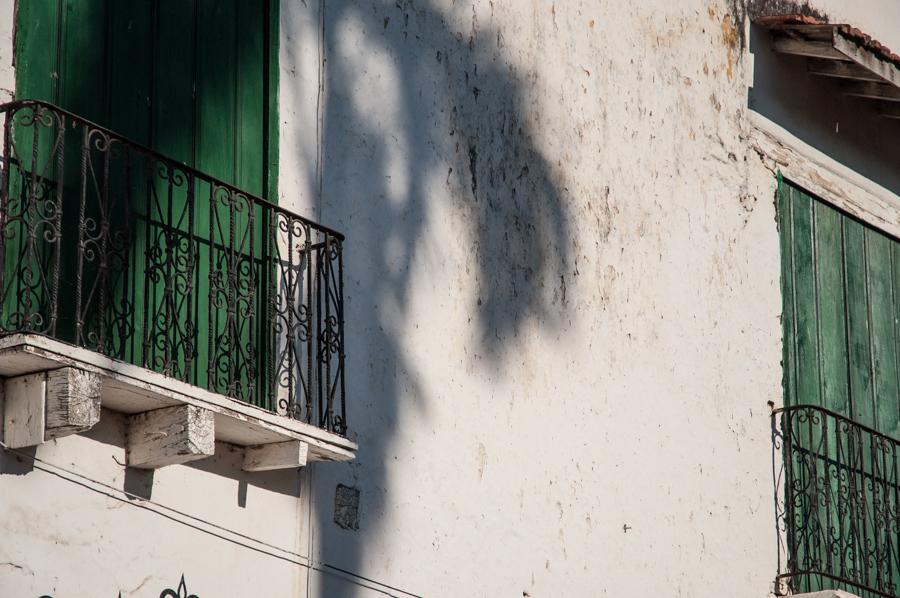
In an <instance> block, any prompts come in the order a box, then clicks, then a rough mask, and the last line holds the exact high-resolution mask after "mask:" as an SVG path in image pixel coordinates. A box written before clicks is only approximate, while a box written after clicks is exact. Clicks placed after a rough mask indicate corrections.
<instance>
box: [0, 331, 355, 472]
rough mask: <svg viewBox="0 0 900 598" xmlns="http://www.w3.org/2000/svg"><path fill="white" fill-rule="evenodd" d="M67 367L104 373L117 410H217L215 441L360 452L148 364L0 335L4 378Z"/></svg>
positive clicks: (338, 455) (106, 396) (314, 454)
mask: <svg viewBox="0 0 900 598" xmlns="http://www.w3.org/2000/svg"><path fill="white" fill-rule="evenodd" d="M65 366H73V367H78V368H81V369H84V370H88V371H94V372H97V373H98V374H100V375H101V376H102V378H103V391H102V393H101V401H102V404H103V407H105V408H107V409H110V410H112V411H118V412H122V413H128V414H134V413H140V412H143V411H149V410H152V409H160V408H162V407H169V406H173V405H180V404H188V405H196V406H198V407H202V408H204V409H209V410H210V411H212V412H213V413H214V414H215V419H216V440H219V441H222V442H229V443H232V444H237V445H241V446H253V445H258V444H268V443H272V442H285V441H288V440H301V441H303V442H306V443H308V444H309V460H310V461H323V460H328V461H348V460H351V459H353V458H354V457H355V456H356V454H355V453H356V450H357V448H358V447H357V445H356V443H354V442H351V441H350V440H347V439H346V438H343V437H341V436H338V435H336V434H332V433H330V432H327V431H325V430H322V429H320V428H317V427H315V426H312V425H310V424H307V423H305V422H300V421H296V420H294V419H291V418H288V417H285V416H283V415H278V414H275V413H271V412H269V411H266V410H264V409H260V408H259V407H255V406H253V405H249V404H247V403H244V402H242V401H238V400H235V399H232V398H229V397H226V396H224V395H220V394H216V393H213V392H210V391H208V390H205V389H202V388H199V387H196V386H192V385H190V384H187V383H185V382H181V381H179V380H175V379H172V378H169V377H167V376H164V375H163V374H160V373H158V372H154V371H152V370H148V369H146V368H142V367H138V366H135V365H131V364H127V363H124V362H121V361H117V360H114V359H110V358H108V357H105V356H103V355H101V354H99V353H95V352H93V351H89V350H87V349H83V348H81V347H74V346H72V345H69V344H66V343H62V342H60V341H56V340H53V339H49V338H46V337H43V336H39V335H26V334H14V335H10V336H7V337H3V338H0V376H2V377H12V376H21V375H24V374H30V373H34V372H41V371H46V370H52V369H56V368H60V367H65Z"/></svg>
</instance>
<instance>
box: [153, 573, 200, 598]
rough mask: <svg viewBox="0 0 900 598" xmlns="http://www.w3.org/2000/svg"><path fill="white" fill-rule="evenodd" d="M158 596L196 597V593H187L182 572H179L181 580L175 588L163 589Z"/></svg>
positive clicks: (172, 597)
mask: <svg viewBox="0 0 900 598" xmlns="http://www.w3.org/2000/svg"><path fill="white" fill-rule="evenodd" d="M159 598H198V597H197V595H196V594H188V589H187V585H186V584H185V583H184V574H183V573H182V574H181V581H180V582H179V583H178V589H177V590H171V589H169V590H163V591H162V594H160V595H159Z"/></svg>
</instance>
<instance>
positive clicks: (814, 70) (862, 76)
mask: <svg viewBox="0 0 900 598" xmlns="http://www.w3.org/2000/svg"><path fill="white" fill-rule="evenodd" d="M806 69H807V71H808V72H809V74H810V75H818V76H820V77H834V78H838V79H853V80H854V81H871V82H873V83H884V82H885V80H884V79H882V78H881V77H879V76H878V75H876V74H875V73H873V72H872V71H870V70H869V69H866V68H863V67H861V66H859V65H858V64H855V63H852V62H839V61H836V60H823V59H821V58H810V59H809V61H808V62H807V66H806Z"/></svg>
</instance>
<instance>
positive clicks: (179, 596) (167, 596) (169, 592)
mask: <svg viewBox="0 0 900 598" xmlns="http://www.w3.org/2000/svg"><path fill="white" fill-rule="evenodd" d="M40 598H53V596H50V595H49V594H44V595H43V596H41V597H40ZM119 598H122V592H119ZM159 598H199V597H198V596H197V595H196V594H188V589H187V584H186V583H184V574H183V573H182V575H181V581H180V582H179V583H178V587H177V588H176V589H174V590H173V589H171V588H168V589H165V590H163V591H162V593H160V595H159Z"/></svg>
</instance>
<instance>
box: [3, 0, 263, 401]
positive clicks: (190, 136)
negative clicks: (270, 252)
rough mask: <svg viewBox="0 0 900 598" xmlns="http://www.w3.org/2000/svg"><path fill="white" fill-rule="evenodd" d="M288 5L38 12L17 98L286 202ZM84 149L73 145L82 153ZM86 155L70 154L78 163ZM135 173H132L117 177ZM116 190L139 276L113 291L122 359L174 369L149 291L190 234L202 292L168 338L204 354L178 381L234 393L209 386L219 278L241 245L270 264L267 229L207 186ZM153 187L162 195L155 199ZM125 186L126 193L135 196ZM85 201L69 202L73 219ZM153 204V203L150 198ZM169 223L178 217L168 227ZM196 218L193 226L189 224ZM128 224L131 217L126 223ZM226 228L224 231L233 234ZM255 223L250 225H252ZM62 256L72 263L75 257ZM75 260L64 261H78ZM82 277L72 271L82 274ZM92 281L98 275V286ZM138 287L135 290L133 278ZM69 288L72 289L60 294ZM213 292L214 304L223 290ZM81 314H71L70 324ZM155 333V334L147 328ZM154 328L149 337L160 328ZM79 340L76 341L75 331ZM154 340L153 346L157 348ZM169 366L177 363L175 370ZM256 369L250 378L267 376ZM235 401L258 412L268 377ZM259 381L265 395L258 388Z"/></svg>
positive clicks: (181, 2) (92, 2)
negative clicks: (126, 327) (280, 157)
mask: <svg viewBox="0 0 900 598" xmlns="http://www.w3.org/2000/svg"><path fill="white" fill-rule="evenodd" d="M277 5H278V2H277V0H261V1H252V2H251V1H243V0H130V1H127V2H123V1H120V0H29V1H28V2H21V3H20V4H19V9H18V22H17V47H16V60H17V71H16V77H17V82H16V94H17V97H18V98H20V99H41V100H46V101H50V102H52V103H55V104H57V105H59V106H61V107H62V108H65V109H68V110H70V111H72V112H74V113H76V114H78V115H80V116H82V117H85V118H87V119H90V120H93V121H95V122H97V123H98V124H101V125H103V126H106V127H108V128H110V129H112V130H113V131H116V132H117V133H120V134H122V135H124V136H125V137H128V138H130V139H132V140H134V141H137V142H139V143H141V144H144V145H147V146H150V147H151V148H153V149H155V150H157V151H159V152H161V153H162V154H164V155H166V156H169V157H171V158H173V159H175V160H178V161H181V162H183V163H185V164H187V165H188V166H191V167H196V168H198V169H199V170H201V171H204V172H206V173H208V174H210V175H212V176H214V177H216V178H219V179H221V180H223V181H225V182H226V183H230V184H234V185H236V186H238V187H240V188H241V189H244V190H246V191H247V192H249V193H251V194H254V195H258V196H262V197H265V198H268V199H270V200H272V201H274V200H276V198H277V193H276V191H277V189H276V179H277V177H276V174H277V173H276V172H275V165H276V164H277V123H278V120H277V103H276V99H277V70H278V68H277V66H278V65H277V56H278V54H277V39H278V14H277ZM73 141H76V140H73ZM78 151H80V150H79V148H77V147H73V148H72V150H71V153H72V155H73V157H76V156H77V152H78ZM77 164H78V160H77V159H73V160H68V159H67V168H66V171H67V175H66V177H65V178H66V180H67V181H69V180H72V181H76V180H77V179H78V176H77V174H76V175H74V176H68V171H69V169H73V168H77ZM119 170H120V171H124V169H123V168H120V169H119ZM113 176H119V177H120V180H118V181H117V184H118V186H119V188H120V192H121V194H122V195H123V197H128V198H129V200H128V201H129V202H130V206H128V207H129V209H128V210H126V209H125V208H124V207H121V206H120V208H119V209H120V210H121V212H122V214H125V213H131V214H133V215H134V216H135V218H134V221H133V223H131V227H132V228H131V235H130V237H131V247H130V256H129V260H130V264H131V267H130V268H129V270H128V272H127V273H125V275H123V279H122V280H116V281H113V282H112V284H113V285H114V286H115V288H116V292H117V293H120V294H122V295H123V296H127V298H128V301H129V302H130V304H131V305H133V306H134V313H135V317H134V322H133V323H132V325H133V327H134V331H135V332H134V334H133V335H131V336H130V337H129V338H128V339H119V345H121V346H119V345H117V347H116V349H115V351H113V352H115V353H116V356H118V357H121V358H124V359H127V360H129V361H132V362H134V363H138V364H142V365H147V366H149V367H154V368H157V369H161V366H160V364H161V363H163V361H165V360H162V359H161V358H160V356H159V355H156V350H155V349H154V347H153V346H152V344H150V345H148V344H147V343H146V342H145V340H144V337H145V332H147V331H146V330H145V322H144V318H143V317H142V316H141V314H142V313H143V312H144V311H147V312H148V313H150V314H151V320H152V314H154V313H156V312H157V311H158V310H159V309H161V306H162V304H163V303H164V302H165V297H164V296H163V295H164V287H163V285H162V284H161V283H159V284H157V285H156V286H153V285H150V288H146V286H147V285H146V284H145V283H146V282H147V276H148V267H147V265H146V264H145V261H146V259H145V255H146V252H147V248H148V247H151V246H159V245H160V244H163V245H164V244H165V243H167V242H168V243H169V244H170V245H171V243H172V241H171V239H169V241H166V240H165V239H164V236H165V235H164V232H165V231H164V227H163V225H162V223H163V222H165V221H167V218H170V219H171V221H172V222H174V223H175V226H176V228H177V229H178V231H179V234H181V235H189V234H190V235H192V238H194V239H199V242H198V246H199V247H200V249H199V253H200V254H199V256H196V257H198V258H199V259H197V264H198V266H197V270H196V271H194V272H193V273H192V282H193V284H194V285H195V286H196V289H195V292H194V293H192V295H191V296H190V297H189V299H188V300H185V299H183V298H182V299H183V300H182V301H181V302H180V304H179V305H178V307H177V312H178V313H177V318H176V321H175V322H167V324H171V326H170V328H171V334H172V335H175V336H178V335H179V334H184V331H185V330H186V327H188V326H191V327H193V328H194V329H195V330H197V338H198V341H199V342H198V343H197V345H196V346H195V347H185V346H180V345H178V343H177V342H176V343H174V345H176V346H179V349H178V350H179V351H181V354H180V355H179V356H178V359H177V361H178V362H179V363H180V364H181V367H183V368H185V369H187V370H190V371H185V372H173V374H175V375H177V377H180V378H183V379H188V380H190V381H191V382H193V383H196V384H198V385H201V386H208V387H210V388H212V389H213V390H218V391H225V388H224V387H223V384H222V383H220V382H217V381H216V380H215V379H213V378H211V377H210V376H209V375H208V363H209V361H210V353H209V349H210V347H211V346H212V345H213V344H214V343H215V342H216V338H217V335H221V333H222V329H223V327H224V326H227V325H230V324H229V323H228V322H226V321H224V319H223V316H222V314H221V313H218V312H217V314H216V315H215V316H212V317H209V318H208V317H207V316H208V314H209V313H210V311H211V310H210V305H209V301H210V288H209V280H210V274H211V271H214V270H215V269H216V268H218V267H220V266H221V261H222V259H224V257H223V256H224V255H225V254H227V251H226V248H227V247H228V246H229V245H231V244H234V245H238V248H239V251H240V252H241V254H242V255H245V256H246V258H247V259H248V260H249V259H251V257H252V259H254V260H257V261H258V260H259V258H260V257H261V256H262V250H263V248H264V247H265V244H264V235H265V234H266V231H265V223H263V218H262V217H261V216H262V215H261V213H259V211H257V213H256V214H255V216H256V217H255V218H252V219H251V215H250V214H247V213H246V212H244V213H240V214H237V215H235V214H234V213H228V210H227V209H225V208H221V207H220V208H217V209H216V210H215V211H213V210H212V209H211V207H210V205H211V204H210V201H209V195H210V193H211V190H210V189H209V186H208V185H205V186H204V185H203V184H200V183H197V184H194V185H184V186H180V187H179V188H176V189H174V190H173V191H172V196H171V197H153V191H154V189H155V188H163V187H164V185H160V184H157V185H154V184H153V183H152V181H151V182H150V183H147V182H146V181H145V182H144V183H143V184H141V183H136V182H128V183H126V182H125V180H124V178H125V177H124V176H123V175H122V174H121V172H120V173H119V174H118V175H116V174H115V173H114V175H113ZM148 186H149V187H154V189H150V188H148ZM126 187H128V188H126ZM191 193H192V194H193V196H194V201H193V203H192V205H193V206H194V207H195V209H194V210H191V211H189V210H188V209H187V206H188V199H189V198H188V195H189V194H191ZM76 196H77V192H76V190H67V193H66V199H65V202H64V209H66V208H68V211H69V213H73V209H72V208H73V206H72V205H69V206H66V205H65V204H66V202H67V203H69V204H71V203H72V201H73V200H74V198H75V197H76ZM148 197H150V199H148ZM167 210H171V211H172V213H173V214H174V215H175V216H174V217H172V216H170V215H169V214H166V213H165V212H166V211H167ZM189 212H190V213H189ZM123 218H124V216H123ZM226 222H227V225H224V224H223V223H226ZM251 222H252V223H253V224H252V226H251ZM65 226H66V230H64V237H65V238H69V239H72V238H75V237H76V236H77V230H73V229H72V227H73V226H74V222H71V221H69V222H67V223H66V224H65ZM64 253H65V252H64ZM73 253H74V252H72V251H69V252H68V254H69V255H68V256H64V258H63V259H64V260H68V261H69V262H72V261H73V260H74V256H73V255H72V254H73ZM257 269H258V271H259V277H260V280H258V281H257V283H258V284H257V286H258V289H259V292H258V293H256V295H255V297H254V298H253V299H252V302H253V305H249V306H247V308H248V309H249V310H250V311H252V312H253V314H254V315H255V316H256V317H255V319H253V318H250V319H248V318H239V319H234V320H235V322H236V324H235V325H237V326H239V327H240V332H239V334H240V339H241V342H239V343H236V345H238V347H236V348H235V349H234V350H235V351H238V350H241V351H244V352H249V353H250V355H245V357H248V358H249V359H250V360H251V362H252V361H258V360H259V359H261V356H260V355H258V354H255V353H256V352H257V349H256V346H257V345H259V344H260V342H259V341H260V339H263V338H264V335H265V330H264V326H265V322H264V321H263V320H264V318H263V317H262V316H263V314H264V313H265V310H264V307H263V306H264V305H265V293H264V291H263V290H262V289H265V288H266V285H265V281H264V280H262V278H264V277H265V276H266V274H267V273H266V272H265V269H264V268H257ZM73 270H74V264H72V263H69V264H67V265H64V268H63V271H64V278H65V277H66V274H65V273H69V274H68V275H69V277H70V278H71V273H72V272H73ZM94 274H95V273H91V272H87V274H86V275H87V276H91V275H94ZM125 278H127V280H126V279H125ZM67 284H68V285H71V284H72V281H71V280H63V281H62V286H63V289H64V290H65V287H66V285H67ZM213 292H215V291H213ZM73 319H74V314H73V313H68V314H62V316H61V320H65V321H69V322H71V321H72V320H73ZM150 325H152V322H151V323H150ZM150 325H148V328H149V326H150ZM71 327H72V326H71V324H70V325H69V326H68V329H67V326H66V324H65V322H63V324H62V325H61V326H60V330H61V331H62V333H61V336H63V337H66V335H67V334H68V335H69V336H71V335H72V330H71ZM66 330H68V332H66ZM149 334H150V333H149V332H148V333H147V335H146V336H149ZM169 361H171V359H169ZM258 366H259V364H258V363H257V364H254V363H251V364H250V365H249V366H247V367H251V368H256V369H257V370H258V371H259V372H262V371H263V370H264V368H262V367H258ZM239 376H240V377H241V379H240V380H238V381H236V383H237V386H238V387H239V390H238V391H237V394H238V395H240V396H241V397H243V398H250V399H251V400H254V402H259V401H257V400H256V397H262V396H264V394H265V393H264V392H262V385H264V384H265V383H266V381H265V380H264V379H263V377H262V376H258V377H255V376H253V375H251V374H249V373H248V372H246V371H245V372H244V373H243V374H239ZM254 378H256V379H257V384H256V387H255V388H250V386H253V385H250V384H249V383H248V380H250V379H254Z"/></svg>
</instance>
